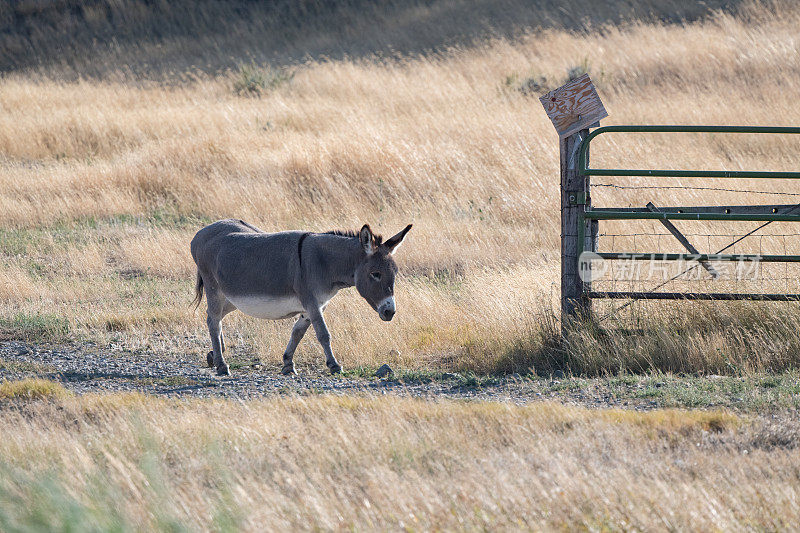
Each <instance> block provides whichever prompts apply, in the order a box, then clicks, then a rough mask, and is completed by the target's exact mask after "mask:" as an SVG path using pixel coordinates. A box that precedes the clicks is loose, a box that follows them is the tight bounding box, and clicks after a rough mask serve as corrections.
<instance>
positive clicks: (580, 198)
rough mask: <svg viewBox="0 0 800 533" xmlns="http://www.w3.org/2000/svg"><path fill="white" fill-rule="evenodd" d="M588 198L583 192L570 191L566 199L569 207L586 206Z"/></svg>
mask: <svg viewBox="0 0 800 533" xmlns="http://www.w3.org/2000/svg"><path fill="white" fill-rule="evenodd" d="M588 196H589V195H588V194H586V192H584V191H570V192H569V193H568V196H567V199H568V200H569V205H586V203H587V199H588V198H587V197H588Z"/></svg>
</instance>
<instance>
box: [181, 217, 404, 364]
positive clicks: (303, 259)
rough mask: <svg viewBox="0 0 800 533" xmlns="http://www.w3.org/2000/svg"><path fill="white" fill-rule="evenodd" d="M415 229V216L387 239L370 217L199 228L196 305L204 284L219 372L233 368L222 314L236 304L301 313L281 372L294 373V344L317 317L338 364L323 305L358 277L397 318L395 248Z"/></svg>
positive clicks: (362, 288) (262, 311)
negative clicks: (323, 228) (343, 226)
mask: <svg viewBox="0 0 800 533" xmlns="http://www.w3.org/2000/svg"><path fill="white" fill-rule="evenodd" d="M410 229H411V224H409V225H408V226H406V227H405V228H404V229H403V230H402V231H401V232H400V233H398V234H397V235H395V236H394V237H392V238H390V239H388V240H386V242H383V241H382V239H381V237H380V236H379V235H375V234H373V233H372V230H370V227H369V226H368V225H366V224H365V225H364V227H362V228H361V230H360V231H359V232H358V233H356V232H341V231H331V232H328V233H308V232H302V231H283V232H280V233H266V232H264V231H261V230H260V229H258V228H256V227H255V226H252V225H250V224H248V223H247V222H244V221H242V220H232V219H229V220H220V221H219V222H214V223H213V224H210V225H208V226H206V227H204V228H203V229H201V230H200V231H198V232H197V234H196V235H195V236H194V238H193V239H192V244H191V249H192V257H193V258H194V262H195V264H196V265H197V285H196V287H195V290H196V296H195V302H196V304H197V305H196V307H199V306H200V302H201V301H202V299H203V289H204V288H205V292H206V300H207V301H208V331H209V334H210V335H211V347H212V351H210V352H209V353H208V356H207V361H208V366H209V367H216V369H217V374H218V375H220V376H224V375H228V374H230V372H229V370H228V365H227V364H226V363H225V359H224V358H223V356H222V354H223V352H224V351H225V341H224V339H223V337H222V330H221V321H222V319H223V317H224V316H225V315H227V314H228V313H230V312H231V311H234V310H236V309H238V310H240V311H241V312H243V313H245V314H247V315H250V316H254V317H257V318H266V319H270V320H280V319H282V318H289V317H293V316H298V315H299V317H298V319H297V322H295V324H294V328H292V336H291V339H290V340H289V344H288V346H286V351H284V353H283V369H282V370H281V372H282V373H283V374H287V375H288V374H294V373H295V369H294V361H293V357H294V352H295V349H296V348H297V345H298V344H299V343H300V340H301V339H302V338H303V335H305V333H306V330H307V329H308V326H309V325H311V324H313V325H314V331H315V332H316V334H317V340H319V343H320V344H321V345H322V349H323V350H324V351H325V364H326V365H327V366H328V368H329V369H330V371H331V373H332V374H335V373H337V372H340V371H341V370H342V367H341V366H340V365H339V363H338V362H337V361H336V358H335V357H334V356H333V352H332V351H331V336H330V333H328V327H327V326H326V325H325V319H324V318H323V316H322V312H323V311H324V310H325V306H326V305H328V302H329V301H330V299H331V298H333V296H334V295H335V294H336V293H337V292H338V291H339V290H340V289H343V288H345V287H352V286H354V285H355V287H356V289H357V290H358V293H359V294H360V295H361V296H362V297H363V298H364V299H365V300H366V301H367V302H368V303H369V304H370V305H371V306H372V308H373V309H375V310H376V311H377V312H378V315H379V316H380V317H381V319H382V320H385V321H389V320H391V319H392V317H393V316H394V313H395V310H396V308H395V301H394V278H395V275H396V274H397V265H396V264H395V262H394V259H393V258H392V254H394V252H395V251H397V247H398V246H400V243H401V242H402V241H403V238H404V237H405V236H406V233H408V230H410Z"/></svg>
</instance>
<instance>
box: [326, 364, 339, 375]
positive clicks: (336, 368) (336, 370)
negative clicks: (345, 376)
mask: <svg viewBox="0 0 800 533" xmlns="http://www.w3.org/2000/svg"><path fill="white" fill-rule="evenodd" d="M328 368H330V369H331V374H338V373H339V372H341V371H342V365H332V366H329V367H328Z"/></svg>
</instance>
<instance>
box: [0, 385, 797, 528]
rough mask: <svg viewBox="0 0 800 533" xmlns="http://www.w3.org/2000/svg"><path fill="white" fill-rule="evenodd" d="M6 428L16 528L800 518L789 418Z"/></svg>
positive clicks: (417, 417) (99, 409) (64, 408)
mask: <svg viewBox="0 0 800 533" xmlns="http://www.w3.org/2000/svg"><path fill="white" fill-rule="evenodd" d="M0 428H2V434H3V435H4V438H3V439H2V441H0V465H2V470H3V472H4V475H3V476H2V477H1V478H0V479H2V481H0V494H2V496H3V497H2V498H0V502H3V503H0V520H2V521H0V524H4V525H5V527H11V528H12V529H13V525H15V524H20V523H23V524H25V523H28V524H30V523H32V522H31V521H32V520H35V519H38V520H40V521H42V523H43V524H46V525H47V526H49V527H55V528H56V529H58V528H59V527H60V526H61V525H63V524H64V523H70V524H72V525H75V524H82V527H91V526H94V527H95V528H99V529H107V528H109V527H115V526H118V527H119V526H121V527H123V528H125V527H126V526H127V527H133V528H135V529H169V528H170V527H174V526H175V525H176V524H180V525H182V526H183V527H188V528H189V529H208V528H211V527H217V528H224V527H225V526H228V528H231V529H244V530H253V531H255V530H263V529H264V528H269V529H286V528H290V529H302V530H308V529H312V530H315V529H325V530H331V529H333V530H348V529H352V528H355V529H359V530H360V529H387V528H389V529H404V528H410V529H414V530H430V529H447V530H449V529H476V528H477V529H481V528H486V527H490V528H492V529H500V530H508V529H519V528H523V529H540V528H544V529H562V528H563V529H570V530H574V529H586V530H594V529H605V530H629V529H648V530H649V529H654V528H655V529H662V528H666V529H678V530H682V529H703V530H713V529H716V530H731V529H742V528H744V529H748V528H753V529H782V528H786V527H791V524H795V523H797V520H798V519H799V518H800V508H798V506H797V486H798V478H797V469H796V468H795V466H794V465H796V464H797V461H798V459H799V458H798V456H797V455H798V452H797V448H796V445H797V428H796V424H795V423H794V422H792V423H788V421H787V422H786V423H784V424H782V427H779V426H778V425H775V426H773V425H770V424H766V423H765V422H762V421H757V420H756V421H752V420H747V419H742V418H739V417H737V416H734V415H732V414H728V413H726V412H718V411H695V412H686V411H674V410H666V411H654V412H649V413H639V412H621V411H614V410H609V411H587V410H584V409H579V408H572V407H565V406H560V405H553V404H536V405H532V406H528V407H518V406H513V405H501V404H493V403H456V402H434V403H432V402H426V401H419V400H410V399H399V398H352V397H351V398H341V397H330V396H322V397H305V398H301V397H293V398H286V399H273V400H267V401H260V402H244V403H242V402H230V401H224V400H217V401H169V400H156V399H152V398H146V397H142V396H137V395H110V396H108V395H107V396H85V397H80V398H65V399H62V400H58V401H56V402H55V403H27V404H23V405H21V406H19V407H18V408H13V409H12V408H6V409H4V413H3V417H2V420H0ZM100 480H102V483H100ZM23 501H24V502H26V505H17V503H21V502H23ZM15 502H17V503H15Z"/></svg>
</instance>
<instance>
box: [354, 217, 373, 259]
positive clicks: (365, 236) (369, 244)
mask: <svg viewBox="0 0 800 533" xmlns="http://www.w3.org/2000/svg"><path fill="white" fill-rule="evenodd" d="M358 240H359V241H361V246H363V247H364V251H365V252H367V255H372V254H374V253H375V237H374V236H373V235H372V230H371V229H369V224H364V226H363V227H362V228H361V231H359V232H358Z"/></svg>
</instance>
